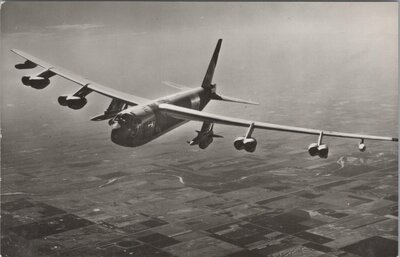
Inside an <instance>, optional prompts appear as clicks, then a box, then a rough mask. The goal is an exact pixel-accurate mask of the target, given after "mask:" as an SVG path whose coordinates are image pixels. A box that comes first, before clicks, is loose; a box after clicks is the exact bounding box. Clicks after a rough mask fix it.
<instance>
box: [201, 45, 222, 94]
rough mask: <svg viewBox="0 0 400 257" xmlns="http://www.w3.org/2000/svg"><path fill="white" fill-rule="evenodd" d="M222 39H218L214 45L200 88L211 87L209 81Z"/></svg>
mask: <svg viewBox="0 0 400 257" xmlns="http://www.w3.org/2000/svg"><path fill="white" fill-rule="evenodd" d="M221 44H222V39H219V40H218V43H217V46H216V47H215V50H214V54H213V56H212V58H211V61H210V64H209V65H208V69H207V73H206V75H205V76H204V79H203V83H202V84H201V87H202V88H211V82H212V79H213V76H214V70H215V66H217V61H218V55H219V50H220V49H221Z"/></svg>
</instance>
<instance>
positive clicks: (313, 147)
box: [308, 143, 318, 156]
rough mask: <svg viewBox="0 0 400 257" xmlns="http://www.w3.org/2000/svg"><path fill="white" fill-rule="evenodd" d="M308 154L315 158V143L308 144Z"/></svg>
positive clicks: (316, 148)
mask: <svg viewBox="0 0 400 257" xmlns="http://www.w3.org/2000/svg"><path fill="white" fill-rule="evenodd" d="M308 153H309V154H310V155H311V156H316V155H317V154H318V144H317V143H312V144H310V146H309V147H308Z"/></svg>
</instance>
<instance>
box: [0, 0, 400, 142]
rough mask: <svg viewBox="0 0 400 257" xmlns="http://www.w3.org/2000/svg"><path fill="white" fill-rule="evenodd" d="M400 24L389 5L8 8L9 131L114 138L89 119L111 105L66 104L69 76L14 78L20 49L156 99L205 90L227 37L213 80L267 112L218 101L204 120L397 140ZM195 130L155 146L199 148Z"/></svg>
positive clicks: (4, 48) (5, 109)
mask: <svg viewBox="0 0 400 257" xmlns="http://www.w3.org/2000/svg"><path fill="white" fill-rule="evenodd" d="M397 21H398V8H397V3H388V2H386V3H333V2H331V3H294V2H291V3H283V2H280V3H272V2H270V3H269V2H250V3H245V2H218V3H211V2H204V3H191V2H6V3H5V4H4V5H3V6H2V9H1V33H2V37H1V40H2V44H1V53H2V58H1V59H2V74H3V75H2V83H3V87H2V97H3V99H2V127H3V133H4V135H7V133H9V138H12V137H15V136H18V133H20V130H33V129H34V128H35V127H36V128H42V126H43V124H49V123H50V124H52V128H53V130H51V131H49V133H53V134H54V135H58V136H60V137H61V139H62V140H68V139H67V136H65V137H64V134H63V133H60V131H64V132H66V131H67V132H70V130H71V126H74V128H77V129H74V130H73V131H72V132H71V133H73V134H74V133H76V134H85V133H87V134H90V133H93V131H95V132H96V133H100V134H101V135H104V140H109V128H108V126H107V125H106V124H99V123H93V122H90V121H89V118H90V117H92V116H95V115H97V114H99V113H102V112H103V111H104V109H105V108H106V107H107V106H108V103H109V100H108V99H106V98H104V97H102V96H96V95H90V96H89V97H88V100H89V104H88V105H87V106H86V107H85V108H84V109H82V110H80V111H73V110H69V109H66V108H63V107H61V106H59V105H58V104H57V97H58V96H59V95H61V94H68V93H74V92H75V90H77V89H78V88H77V87H76V86H75V85H73V84H71V83H70V82H67V81H65V80H62V79H60V78H55V79H52V84H51V85H50V86H49V87H47V88H46V89H44V90H40V91H38V90H34V89H31V88H28V87H25V86H23V85H22V84H21V82H20V78H21V76H23V75H26V74H35V73H39V72H40V69H35V70H34V71H20V70H15V69H14V67H13V66H14V64H16V63H18V62H19V61H21V59H20V58H18V57H17V56H14V55H13V54H12V53H11V52H10V51H9V49H11V48H17V49H21V50H23V51H25V52H28V53H30V54H32V55H34V56H37V57H39V58H41V59H43V60H46V61H48V62H50V63H53V64H55V65H59V66H62V67H64V68H67V69H69V70H71V71H74V72H76V73H79V74H82V76H84V77H87V78H89V79H91V80H93V81H96V82H98V83H101V84H103V85H106V86H109V87H112V88H116V89H119V90H121V91H125V92H128V93H132V94H136V95H138V96H142V97H147V98H155V97H159V96H163V95H166V94H171V93H174V92H176V91H175V90H174V89H172V88H169V87H166V86H165V85H163V84H162V81H172V82H175V83H180V84H185V85H188V86H193V87H195V86H199V85H200V83H201V81H202V78H203V76H204V73H205V71H206V68H207V65H208V62H209V59H210V58H211V54H212V51H213V50H214V47H215V44H216V42H217V40H218V38H223V40H224V41H223V44H222V49H221V53H220V58H219V61H218V65H217V69H216V72H215V76H214V82H215V83H216V84H217V87H218V89H217V90H218V92H220V93H222V94H225V95H229V96H234V97H237V98H243V99H249V100H253V101H257V102H260V105H259V106H243V105H238V104H227V103H218V102H212V103H210V105H209V106H207V108H206V111H210V112H216V113H219V114H225V115H230V116H236V117H241V118H251V119H255V120H261V121H267V122H271V123H282V124H287V125H295V126H303V127H313V128H324V129H331V130H341V131H345V132H364V133H371V134H372V133H375V134H384V135H393V134H394V133H395V132H396V131H397V117H398V116H397V115H398V114H397V110H398V102H397V99H398V98H397V91H398V73H397V71H398V28H397ZM55 124H57V125H55ZM71 124H73V125H71ZM198 127H200V125H199V124H198V123H190V124H188V125H185V127H184V128H180V129H179V130H178V132H176V131H175V132H172V133H171V135H170V136H168V137H167V138H166V139H162V140H161V141H158V142H168V140H176V139H177V138H178V139H181V138H185V139H190V138H191V137H192V136H193V130H194V129H198ZM220 130H222V129H220ZM224 132H226V133H227V134H230V133H231V134H237V133H241V130H240V129H239V130H238V129H236V130H235V129H232V128H226V129H225V128H224ZM163 140H166V141H163ZM184 142H185V141H182V144H183V143H184ZM228 142H229V144H231V142H230V141H228ZM34 143H35V144H40V142H34ZM110 144H111V142H110Z"/></svg>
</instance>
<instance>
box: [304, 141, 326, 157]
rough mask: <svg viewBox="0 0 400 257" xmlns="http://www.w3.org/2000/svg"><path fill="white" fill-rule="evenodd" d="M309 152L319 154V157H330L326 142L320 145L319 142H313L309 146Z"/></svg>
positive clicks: (314, 154) (312, 154)
mask: <svg viewBox="0 0 400 257" xmlns="http://www.w3.org/2000/svg"><path fill="white" fill-rule="evenodd" d="M308 153H309V154H310V155H311V156H316V155H318V156H319V157H321V158H323V159H326V158H328V153H329V147H328V146H327V145H325V144H322V145H318V144H317V143H312V144H310V146H309V147H308Z"/></svg>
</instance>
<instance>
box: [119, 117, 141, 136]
mask: <svg viewBox="0 0 400 257" xmlns="http://www.w3.org/2000/svg"><path fill="white" fill-rule="evenodd" d="M116 121H117V122H118V123H119V124H120V125H121V127H123V128H126V129H127V130H128V131H129V134H130V136H131V137H134V136H136V135H137V134H138V132H139V125H140V119H138V118H136V117H135V116H133V115H132V114H128V113H123V114H121V115H118V116H117V117H116Z"/></svg>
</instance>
